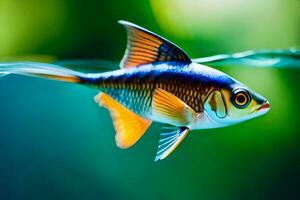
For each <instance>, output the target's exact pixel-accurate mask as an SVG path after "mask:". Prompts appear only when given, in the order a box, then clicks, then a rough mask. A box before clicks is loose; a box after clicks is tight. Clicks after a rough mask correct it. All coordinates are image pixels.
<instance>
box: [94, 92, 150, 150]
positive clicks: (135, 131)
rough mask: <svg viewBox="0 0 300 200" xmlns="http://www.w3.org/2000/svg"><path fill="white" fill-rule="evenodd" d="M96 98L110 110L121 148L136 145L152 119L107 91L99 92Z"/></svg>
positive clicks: (117, 140) (117, 141) (118, 144)
mask: <svg viewBox="0 0 300 200" xmlns="http://www.w3.org/2000/svg"><path fill="white" fill-rule="evenodd" d="M95 100H96V102H98V103H99V104H100V105H102V106H104V107H106V108H107V109H108V110H109V112H110V115H111V118H112V120H113V124H114V128H115V131H116V136H115V139H116V143H117V146H119V147H120V148H124V149H125V148H129V147H131V146H132V145H134V144H135V143H136V142H137V141H138V140H139V139H140V138H141V137H142V136H143V135H144V133H145V132H146V130H147V129H148V127H149V126H150V124H151V121H150V120H147V119H144V118H142V117H140V116H139V115H137V114H135V113H133V112H132V111H130V110H128V109H127V108H125V107H124V106H123V105H121V104H120V103H119V102H117V101H116V100H114V99H113V98H112V97H110V96H109V95H107V94H105V93H100V94H98V95H97V96H96V97H95Z"/></svg>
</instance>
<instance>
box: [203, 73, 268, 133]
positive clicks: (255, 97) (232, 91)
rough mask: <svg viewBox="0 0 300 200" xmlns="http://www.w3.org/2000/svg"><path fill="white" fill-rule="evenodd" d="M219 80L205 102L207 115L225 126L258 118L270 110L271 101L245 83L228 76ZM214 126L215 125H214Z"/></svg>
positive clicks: (221, 125) (218, 125) (218, 124)
mask: <svg viewBox="0 0 300 200" xmlns="http://www.w3.org/2000/svg"><path fill="white" fill-rule="evenodd" d="M224 76H226V77H225V78H224V77H223V78H222V79H221V81H220V80H218V82H217V83H219V85H217V87H216V89H215V90H214V91H212V92H211V93H210V94H209V96H208V98H207V99H206V101H205V102H204V110H205V114H206V117H207V118H209V119H210V121H212V122H213V124H215V126H214V127H224V126H229V125H233V124H237V123H240V122H243V121H246V120H249V119H253V118H256V117H258V116H261V115H263V114H265V113H267V112H268V111H269V110H270V104H269V101H268V100H267V99H266V98H265V97H263V96H261V95H260V94H258V93H256V92H254V91H252V90H251V89H249V88H248V87H246V86H245V85H244V84H242V83H240V82H238V81H236V80H235V79H233V78H231V77H229V76H227V75H225V74H224ZM212 128H213V127H212Z"/></svg>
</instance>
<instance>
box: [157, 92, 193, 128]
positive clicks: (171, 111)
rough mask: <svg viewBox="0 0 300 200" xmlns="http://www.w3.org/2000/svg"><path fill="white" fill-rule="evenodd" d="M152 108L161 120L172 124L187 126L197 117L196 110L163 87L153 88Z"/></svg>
mask: <svg viewBox="0 0 300 200" xmlns="http://www.w3.org/2000/svg"><path fill="white" fill-rule="evenodd" d="M152 109H153V113H154V115H155V116H156V117H157V118H159V119H160V121H161V122H163V123H168V124H172V125H174V126H189V125H191V124H192V123H193V122H194V121H195V120H196V118H197V114H196V112H195V111H194V110H193V109H192V108H191V107H189V106H188V105H187V104H186V103H184V102H183V101H182V100H180V99H179V98H178V97H176V96H175V95H173V94H171V93H169V92H167V91H165V90H163V89H156V90H155V92H154V94H153V99H152Z"/></svg>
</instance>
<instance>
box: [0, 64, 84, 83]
mask: <svg viewBox="0 0 300 200" xmlns="http://www.w3.org/2000/svg"><path fill="white" fill-rule="evenodd" d="M1 74H2V75H7V74H18V75H24V76H34V77H39V78H47V79H53V80H58V81H64V82H72V83H79V82H81V79H80V77H83V76H84V74H82V73H79V72H76V71H73V70H70V69H66V68H64V67H61V66H58V65H53V64H47V63H38V62H7V63H0V75H1Z"/></svg>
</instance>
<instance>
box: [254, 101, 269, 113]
mask: <svg viewBox="0 0 300 200" xmlns="http://www.w3.org/2000/svg"><path fill="white" fill-rule="evenodd" d="M269 110H270V103H269V102H268V101H266V102H264V103H263V104H262V105H261V106H260V107H258V108H257V110H256V111H258V112H263V111H264V112H267V111H269Z"/></svg>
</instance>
